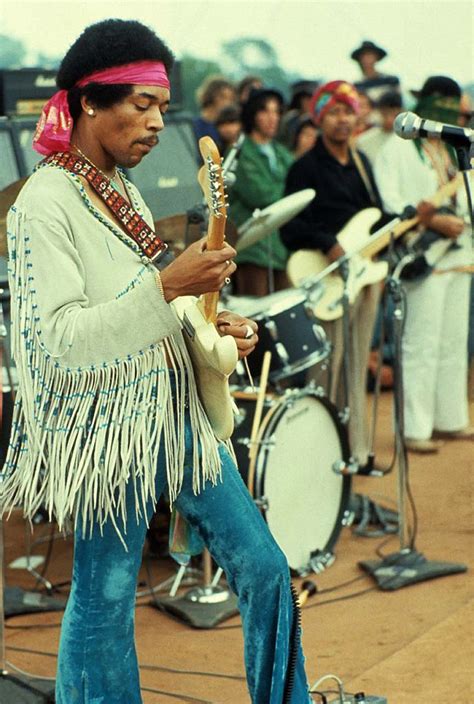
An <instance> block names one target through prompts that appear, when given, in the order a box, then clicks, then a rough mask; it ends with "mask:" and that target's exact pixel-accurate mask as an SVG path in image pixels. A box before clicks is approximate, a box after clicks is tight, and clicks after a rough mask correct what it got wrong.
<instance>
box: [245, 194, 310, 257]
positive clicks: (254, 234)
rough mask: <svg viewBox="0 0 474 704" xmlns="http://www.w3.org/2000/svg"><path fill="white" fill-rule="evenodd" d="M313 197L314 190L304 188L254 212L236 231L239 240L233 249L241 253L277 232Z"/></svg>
mask: <svg viewBox="0 0 474 704" xmlns="http://www.w3.org/2000/svg"><path fill="white" fill-rule="evenodd" d="M315 195H316V191H315V190H314V188H304V189H303V190H302V191H297V192H296V193H292V194H291V195H290V196H285V198H282V199H281V200H277V201H276V203H272V205H269V206H268V207H267V208H264V209H263V210H258V209H257V210H255V211H254V212H253V214H252V217H250V218H249V219H248V220H246V221H245V222H244V223H243V224H242V225H241V226H240V227H239V228H238V230H237V232H238V235H239V239H238V240H237V244H236V247H235V248H236V250H237V251H238V252H241V251H242V250H244V249H246V248H247V247H250V246H251V245H252V244H255V243H256V242H259V241H260V240H261V239H263V238H264V237H267V235H269V234H270V233H271V232H274V230H278V228H279V227H281V226H282V225H284V224H285V223H287V222H288V221H289V220H291V219H292V218H294V217H295V215H298V213H299V212H301V211H302V210H303V209H304V208H306V206H307V205H308V204H309V203H311V201H312V200H313V198H314V197H315Z"/></svg>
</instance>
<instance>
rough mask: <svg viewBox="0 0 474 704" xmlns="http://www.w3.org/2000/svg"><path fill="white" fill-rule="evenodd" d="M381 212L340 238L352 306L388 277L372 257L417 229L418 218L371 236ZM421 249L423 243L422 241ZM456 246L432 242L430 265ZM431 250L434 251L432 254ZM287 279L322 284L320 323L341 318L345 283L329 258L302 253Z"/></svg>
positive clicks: (447, 191)
mask: <svg viewBox="0 0 474 704" xmlns="http://www.w3.org/2000/svg"><path fill="white" fill-rule="evenodd" d="M460 183H461V175H460V174H458V175H457V176H456V178H454V179H453V180H452V181H449V183H446V184H445V185H444V186H442V187H441V188H440V189H439V190H438V191H437V192H436V193H435V195H434V196H433V197H432V198H430V199H429V202H430V203H432V204H433V205H434V206H436V207H440V206H441V205H442V204H443V203H444V202H445V201H446V199H447V198H449V197H451V196H453V195H454V194H455V193H456V191H457V190H458V188H459V186H460ZM380 216H381V212H380V210H379V209H378V208H366V209H365V210H361V211H360V213H357V214H356V215H354V217H353V218H351V219H350V220H349V222H348V223H347V224H346V225H345V226H344V228H343V229H342V230H341V232H339V234H338V235H337V240H338V242H339V244H340V245H341V246H342V247H343V248H344V250H345V251H346V253H347V254H349V255H350V258H349V261H348V281H347V286H348V292H349V303H351V304H352V303H354V301H355V299H356V298H357V296H358V294H359V292H360V291H361V290H362V289H363V288H364V287H365V286H369V285H370V284H374V283H377V282H379V281H382V280H383V279H384V278H385V277H386V276H387V273H388V264H387V262H384V261H379V262H374V261H372V257H374V256H375V255H376V254H378V253H379V252H380V251H381V250H382V249H384V248H385V247H387V245H388V244H389V243H390V240H391V238H392V237H393V239H394V240H396V239H398V238H399V237H401V236H402V235H403V234H405V233H406V232H408V231H409V230H412V229H413V228H414V227H416V226H417V225H418V224H419V222H420V218H419V216H418V215H417V216H415V217H413V218H410V219H408V220H403V221H402V222H399V223H398V224H396V225H395V226H394V227H391V228H387V227H385V228H382V229H381V230H378V231H377V232H375V233H373V234H370V229H371V227H372V226H373V225H374V223H376V222H377V220H378V219H379V218H380ZM419 242H420V244H419V245H418V247H420V246H421V243H422V240H419ZM452 245H453V241H452V240H448V239H446V238H445V237H442V236H440V237H439V238H437V241H436V242H432V240H430V243H429V247H430V248H429V250H427V251H426V252H425V256H426V258H427V260H428V261H430V260H432V259H433V260H434V259H435V258H439V256H440V254H441V255H442V253H444V252H445V251H447V249H449V248H450V247H451V246H452ZM431 248H433V249H432V250H431ZM287 267H288V268H287V272H288V277H289V279H290V281H291V283H292V284H293V286H301V285H302V284H303V283H304V285H309V286H310V285H311V281H312V280H314V282H315V284H316V283H317V282H321V283H322V291H321V292H318V293H319V294H320V295H319V297H318V299H317V302H316V304H315V306H314V308H313V310H314V314H315V315H316V317H317V318H319V319H320V320H325V321H330V320H337V319H338V318H340V317H341V316H342V313H343V305H342V296H343V292H344V283H343V280H342V278H341V277H340V275H339V274H338V273H337V267H335V266H334V264H332V265H331V263H330V261H329V259H328V257H327V256H326V255H325V254H323V253H322V252H320V251H319V250H316V249H300V250H298V251H297V252H295V253H294V254H292V255H291V257H290V258H289V260H288V265H287Z"/></svg>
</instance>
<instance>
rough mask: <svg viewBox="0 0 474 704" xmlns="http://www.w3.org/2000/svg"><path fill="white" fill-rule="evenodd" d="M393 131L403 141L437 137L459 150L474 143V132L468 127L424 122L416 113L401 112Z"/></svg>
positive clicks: (429, 121) (430, 121)
mask: <svg viewBox="0 0 474 704" xmlns="http://www.w3.org/2000/svg"><path fill="white" fill-rule="evenodd" d="M393 130H394V132H395V134H397V135H398V136H399V137H401V138H402V139H417V138H418V137H436V138H437V139H441V140H443V142H447V143H448V144H451V146H453V147H455V148H456V149H459V148H460V147H468V148H469V147H470V146H471V144H472V143H473V142H474V130H472V129H469V128H468V127H458V126H457V125H447V124H445V123H444V122H435V121H434V120H423V119H422V118H421V117H419V116H418V115H415V113H414V112H401V113H400V114H399V115H397V117H396V118H395V122H394V123H393Z"/></svg>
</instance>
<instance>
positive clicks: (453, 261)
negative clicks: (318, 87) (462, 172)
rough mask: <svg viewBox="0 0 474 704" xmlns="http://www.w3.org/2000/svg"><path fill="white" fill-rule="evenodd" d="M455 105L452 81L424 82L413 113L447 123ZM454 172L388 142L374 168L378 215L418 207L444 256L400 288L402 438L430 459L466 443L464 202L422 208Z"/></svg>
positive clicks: (436, 156) (431, 147)
mask: <svg viewBox="0 0 474 704" xmlns="http://www.w3.org/2000/svg"><path fill="white" fill-rule="evenodd" d="M460 98H461V90H460V88H459V86H458V84H457V83H456V82H455V81H453V80H452V79H450V78H447V77H445V76H432V77H431V78H429V79H428V80H427V81H426V82H425V84H424V86H423V88H422V90H421V91H420V93H419V100H418V105H417V107H416V109H415V112H416V113H417V114H418V115H420V116H421V117H423V118H426V119H432V120H438V121H441V122H450V123H453V122H456V121H457V118H458V116H459V106H460ZM455 171H456V156H455V154H451V152H450V147H448V146H447V145H445V144H444V143H443V142H442V141H440V140H436V139H435V140H433V139H422V140H414V141H411V140H410V141H403V140H401V139H399V138H398V137H397V136H396V135H393V136H392V137H391V138H390V139H389V140H388V141H387V143H386V144H385V145H384V147H383V148H382V150H381V151H380V153H379V155H378V156H377V159H376V162H375V178H376V181H377V185H378V188H379V191H380V194H381V197H382V200H383V203H384V208H385V209H386V210H388V211H392V212H402V211H403V209H404V208H405V206H407V205H416V204H418V213H419V214H420V216H421V220H422V223H423V226H424V227H427V228H429V229H430V230H432V231H434V232H436V233H438V234H439V235H440V243H441V244H440V243H437V245H436V246H437V247H440V248H441V250H446V249H447V251H445V253H443V254H441V256H440V258H439V259H438V260H437V262H436V264H435V266H434V269H433V271H432V273H431V274H430V275H429V276H428V277H427V278H423V279H422V280H410V281H406V282H405V283H404V286H405V290H406V296H407V314H406V324H405V329H404V333H403V341H402V355H403V379H404V416H405V437H406V446H407V448H408V449H409V450H412V451H415V452H436V451H438V450H439V448H440V447H441V445H442V444H443V442H442V441H443V439H448V438H466V439H473V438H474V428H472V427H471V426H470V425H469V418H468V403H467V335H468V312H469V285H470V275H469V273H467V272H466V269H467V265H469V264H470V256H471V255H470V252H471V248H470V227H469V224H468V219H467V215H468V211H467V207H466V200H467V199H466V198H465V194H464V190H463V187H462V186H461V188H460V189H459V190H458V192H457V193H456V195H455V197H454V198H453V199H448V200H447V201H446V202H445V203H444V204H443V205H444V206H447V207H445V208H441V209H439V210H437V211H435V209H434V207H432V206H431V205H430V204H428V203H427V201H428V200H429V199H431V198H432V196H433V195H434V194H435V193H436V191H437V190H438V189H439V188H440V187H441V186H442V185H443V184H445V183H447V182H448V181H449V180H450V178H452V177H453V176H454V173H455ZM448 208H449V211H448ZM447 211H448V212H447ZM443 238H444V239H443ZM444 241H445V243H446V244H447V245H448V247H446V248H445V247H443V244H442V243H443V242H444ZM449 244H451V246H450V247H449Z"/></svg>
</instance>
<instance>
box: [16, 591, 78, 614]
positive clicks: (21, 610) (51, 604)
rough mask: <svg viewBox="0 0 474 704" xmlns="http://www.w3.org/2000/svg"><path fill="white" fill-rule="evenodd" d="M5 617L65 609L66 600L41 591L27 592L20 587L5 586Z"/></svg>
mask: <svg viewBox="0 0 474 704" xmlns="http://www.w3.org/2000/svg"><path fill="white" fill-rule="evenodd" d="M4 608H5V617H6V618H8V617H9V616H18V615H19V614H33V613H40V612H43V611H64V609H65V608H66V602H65V601H60V600H59V599H53V598H52V597H50V596H46V595H45V594H40V593H39V592H26V591H24V590H23V589H20V587H5V591H4Z"/></svg>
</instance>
